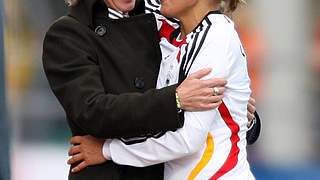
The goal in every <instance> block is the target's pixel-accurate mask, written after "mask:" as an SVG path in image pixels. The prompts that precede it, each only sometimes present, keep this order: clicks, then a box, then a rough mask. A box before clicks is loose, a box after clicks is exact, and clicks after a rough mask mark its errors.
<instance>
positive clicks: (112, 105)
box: [67, 86, 183, 138]
mask: <svg viewBox="0 0 320 180" xmlns="http://www.w3.org/2000/svg"><path fill="white" fill-rule="evenodd" d="M174 94H175V87H174V86H173V87H168V88H166V89H161V90H155V89H154V90H149V91H147V92H145V93H143V94H140V93H139V94H138V93H127V94H121V95H106V94H102V95H100V96H96V98H95V99H93V100H91V101H90V103H88V104H83V107H82V109H81V110H79V109H77V108H78V107H79V103H77V102H76V100H75V101H74V102H72V103H73V104H74V106H72V107H73V109H72V108H70V109H67V112H68V114H72V116H71V117H70V118H72V119H70V120H71V121H72V122H74V123H76V124H77V125H78V126H80V127H81V129H83V130H84V131H85V132H86V133H87V134H90V135H92V136H95V137H100V138H120V137H122V138H126V137H134V136H141V135H144V134H155V133H158V132H160V131H168V130H174V129H177V128H179V127H181V126H182V124H183V122H181V121H180V120H179V117H178V113H177V108H176V102H175V95H174ZM80 103H81V102H80ZM77 105H78V106H77Z"/></svg>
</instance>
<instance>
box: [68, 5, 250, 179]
mask: <svg viewBox="0 0 320 180" xmlns="http://www.w3.org/2000/svg"><path fill="white" fill-rule="evenodd" d="M147 2H148V4H147V5H148V6H147V7H149V8H150V9H149V10H150V11H155V12H157V10H156V8H157V7H159V5H158V4H157V2H158V1H152V2H151V1H147ZM238 2H239V0H230V2H229V4H228V9H229V10H230V11H233V10H235V9H236V7H237V4H238ZM220 4H221V1H220V0H162V1H161V5H162V6H161V9H160V10H161V13H162V14H164V15H165V16H168V17H173V18H176V19H178V20H179V21H180V23H179V24H180V26H179V24H178V23H176V22H175V21H171V20H169V19H168V18H165V17H164V16H161V15H159V14H157V15H156V17H157V20H158V27H159V32H160V35H161V42H160V45H161V50H162V54H163V60H162V63H161V68H160V72H159V77H158V82H157V88H161V87H164V86H168V85H171V84H174V83H177V82H181V81H182V80H184V79H185V78H186V77H187V76H188V75H189V74H190V73H192V72H195V71H197V70H199V69H202V68H204V67H212V68H213V71H212V73H211V74H210V75H208V76H207V77H206V78H211V77H221V78H224V79H226V80H227V81H228V84H227V87H226V88H227V89H226V91H225V93H224V98H223V103H222V104H221V105H220V107H219V108H218V109H214V110H211V111H205V112H184V117H185V124H184V126H183V128H181V129H178V130H177V131H175V132H166V133H165V134H163V135H162V136H160V137H159V138H149V139H147V140H146V141H144V142H140V143H135V144H131V143H126V142H125V141H123V140H122V141H121V140H117V139H112V140H107V141H106V142H105V143H104V147H103V154H104V156H105V158H106V159H108V160H112V161H114V162H116V163H118V164H122V165H130V166H137V167H142V166H149V165H153V164H158V163H162V162H166V163H165V176H164V177H165V179H172V180H176V179H178V180H179V179H254V177H253V175H252V174H251V172H250V167H249V164H248V162H247V158H246V132H247V130H248V128H247V117H246V116H247V103H248V100H249V96H250V88H249V85H250V80H249V77H248V73H247V67H246V66H247V64H246V57H245V53H244V51H243V49H242V45H241V42H240V40H239V38H238V35H237V33H236V31H235V29H234V24H233V22H232V20H230V19H229V18H228V17H227V16H225V15H224V14H222V13H221V12H220V7H221V6H220ZM130 142H132V141H130ZM72 143H73V144H78V143H84V142H83V141H82V142H79V138H74V139H73V140H72ZM88 143H89V145H90V144H91V145H92V146H95V145H96V144H99V143H101V142H100V141H99V140H97V139H94V138H89V141H88V142H87V144H88ZM98 147H100V146H98ZM78 151H79V148H78ZM93 152H94V151H93ZM74 153H79V152H74V150H72V149H71V153H70V154H74ZM90 157H92V158H91V160H90V162H87V165H90V164H95V163H97V162H101V160H98V159H96V158H95V157H97V155H96V154H92V155H91V156H90ZM78 160H79V159H78ZM74 161H76V160H75V159H71V160H70V163H73V162H74Z"/></svg>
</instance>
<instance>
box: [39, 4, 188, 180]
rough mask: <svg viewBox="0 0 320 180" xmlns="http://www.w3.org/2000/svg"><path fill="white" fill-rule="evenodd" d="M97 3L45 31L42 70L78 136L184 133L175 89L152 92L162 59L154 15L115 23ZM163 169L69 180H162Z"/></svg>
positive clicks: (104, 170) (122, 169)
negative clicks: (178, 112) (162, 132)
mask: <svg viewBox="0 0 320 180" xmlns="http://www.w3.org/2000/svg"><path fill="white" fill-rule="evenodd" d="M106 14H107V8H106V7H105V6H104V3H101V2H100V1H99V0H80V2H79V4H77V5H76V6H74V7H71V9H70V14H69V15H68V16H64V17H62V18H60V19H59V20H57V21H56V22H55V23H54V24H53V25H52V26H51V27H50V29H49V30H48V32H47V34H46V36H45V40H44V46H43V66H44V70H45V73H46V75H47V79H48V81H49V84H50V86H51V89H52V91H53V92H54V94H55V96H56V97H57V98H58V100H59V102H60V103H61V105H62V106H63V108H64V110H65V112H66V116H67V119H68V123H69V126H70V128H71V131H72V133H73V135H86V134H90V135H93V136H96V137H101V138H118V137H134V136H139V135H149V134H156V133H158V132H159V131H163V130H165V131H168V130H175V129H177V128H179V127H182V125H183V122H182V121H180V119H179V116H178V114H177V108H176V102H175V89H176V86H170V87H166V88H163V89H161V90H155V89H154V88H155V86H156V81H157V75H158V71H159V67H160V61H161V52H160V48H159V44H158V43H159V42H158V34H157V29H156V24H155V23H154V22H155V19H154V16H153V15H151V14H149V15H137V16H134V17H132V18H126V19H120V20H112V19H107V18H106ZM162 178H163V165H161V164H160V165H155V166H151V167H147V168H134V167H128V166H119V165H116V164H114V163H113V162H111V161H110V162H107V163H105V164H102V165H98V166H94V167H88V168H86V169H85V170H83V171H82V172H80V173H77V174H70V176H69V179H77V180H88V179H90V180H107V179H130V180H131V179H132V180H133V179H139V180H143V179H148V180H150V179H159V180H160V179H162Z"/></svg>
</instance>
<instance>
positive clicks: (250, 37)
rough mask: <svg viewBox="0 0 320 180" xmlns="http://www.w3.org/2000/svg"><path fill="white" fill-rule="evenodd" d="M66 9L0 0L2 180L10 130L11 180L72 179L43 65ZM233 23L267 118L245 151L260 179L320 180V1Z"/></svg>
mask: <svg viewBox="0 0 320 180" xmlns="http://www.w3.org/2000/svg"><path fill="white" fill-rule="evenodd" d="M66 11H67V7H66V5H65V4H64V2H63V0H0V14H1V15H4V28H2V27H1V21H0V34H3V35H4V36H3V37H4V55H5V58H4V61H3V58H2V56H3V53H2V51H1V49H2V48H1V40H2V38H1V36H0V113H1V114H0V143H1V144H0V153H2V154H4V155H2V156H1V155H0V168H1V169H0V180H2V179H1V177H2V178H3V179H4V180H7V179H6V178H5V174H6V173H7V172H8V170H7V162H8V156H6V155H5V153H6V136H5V132H6V131H8V132H9V133H10V135H9V137H10V141H11V143H10V145H11V146H10V160H11V161H10V166H11V177H12V179H13V180H44V179H46V180H58V179H59V180H60V179H67V173H68V166H67V164H66V160H67V149H68V146H69V144H68V140H69V138H70V133H69V129H68V127H67V123H66V120H65V115H64V112H63V110H62V108H61V107H60V106H59V104H58V102H57V100H56V99H55V97H54V96H53V94H52V93H51V91H50V90H49V86H48V83H47V81H46V78H45V75H44V72H43V70H42V62H41V53H42V41H43V37H44V34H45V32H46V30H47V28H48V26H49V25H50V24H51V23H52V21H53V20H54V19H56V18H58V17H59V16H61V15H63V14H65V12H66ZM233 18H234V20H235V21H236V23H237V29H238V32H239V34H240V37H241V39H242V41H243V44H244V47H245V49H246V52H247V55H248V62H249V69H250V75H251V78H252V89H253V92H254V96H255V98H256V99H257V101H258V111H259V113H260V116H261V118H262V120H263V126H262V134H261V137H260V139H259V142H258V143H256V144H255V145H253V146H251V147H249V148H248V149H249V155H250V162H251V164H252V168H253V171H254V173H255V175H256V177H257V179H258V180H260V179H261V180H300V179H303V180H320V131H319V128H320V121H319V120H320V1H319V0H304V1H302V0H247V5H244V6H243V7H242V8H240V9H239V10H238V11H237V12H236V13H234V14H233ZM2 31H3V32H2ZM3 62H4V66H3V64H2V63H3ZM3 74H4V75H5V81H3V79H2V78H3V77H2V75H3ZM4 82H5V88H4V85H3V84H4ZM3 90H5V96H4V95H3ZM5 99H6V105H5V103H4V101H5ZM5 110H6V112H7V114H5V113H4V112H5ZM6 123H7V124H8V125H9V126H10V130H9V129H8V128H7V127H6V126H7V124H6ZM1 174H4V175H3V176H1Z"/></svg>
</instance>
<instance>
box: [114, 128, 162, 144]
mask: <svg viewBox="0 0 320 180" xmlns="http://www.w3.org/2000/svg"><path fill="white" fill-rule="evenodd" d="M165 134H166V132H165V131H161V132H159V133H158V134H154V135H151V134H149V135H145V136H141V137H137V138H139V139H135V138H120V141H122V142H123V143H124V144H126V145H132V144H137V143H143V142H145V141H146V140H147V139H149V138H156V139H158V138H160V137H162V136H163V135H165Z"/></svg>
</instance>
